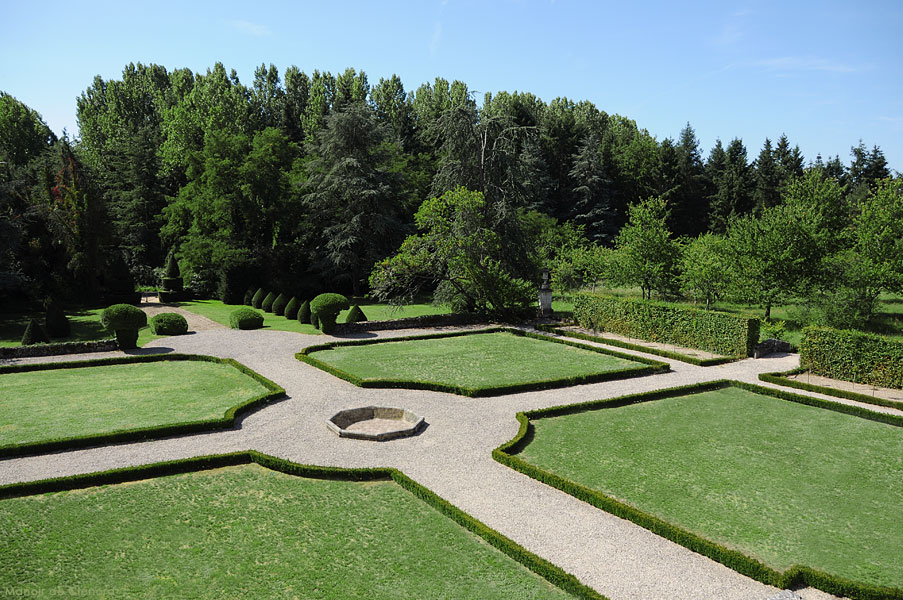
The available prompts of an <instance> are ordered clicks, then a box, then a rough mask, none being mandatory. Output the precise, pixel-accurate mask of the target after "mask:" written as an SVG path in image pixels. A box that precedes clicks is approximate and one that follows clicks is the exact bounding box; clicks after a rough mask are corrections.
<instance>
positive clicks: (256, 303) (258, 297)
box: [251, 288, 267, 308]
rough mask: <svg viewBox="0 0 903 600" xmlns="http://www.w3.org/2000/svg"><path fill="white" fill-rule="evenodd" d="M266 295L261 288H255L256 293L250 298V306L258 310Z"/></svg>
mask: <svg viewBox="0 0 903 600" xmlns="http://www.w3.org/2000/svg"><path fill="white" fill-rule="evenodd" d="M266 295H267V293H266V292H265V291H263V288H257V291H256V292H254V295H253V296H251V306H253V307H254V308H260V305H261V304H263V299H264V298H266Z"/></svg>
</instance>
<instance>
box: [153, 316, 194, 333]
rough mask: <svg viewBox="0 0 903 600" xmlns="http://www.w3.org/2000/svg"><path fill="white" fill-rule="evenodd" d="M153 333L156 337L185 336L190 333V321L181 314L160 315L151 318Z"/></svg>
mask: <svg viewBox="0 0 903 600" xmlns="http://www.w3.org/2000/svg"><path fill="white" fill-rule="evenodd" d="M150 326H151V331H153V332H154V333H155V334H156V335H183V334H186V333H188V321H186V320H185V317H183V316H182V315H180V314H179V313H160V314H158V315H155V316H153V317H151V320H150Z"/></svg>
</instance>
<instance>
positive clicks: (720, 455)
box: [520, 387, 903, 588]
mask: <svg viewBox="0 0 903 600" xmlns="http://www.w3.org/2000/svg"><path fill="white" fill-rule="evenodd" d="M532 423H533V426H534V428H535V429H534V437H533V439H532V441H530V442H529V444H528V445H527V446H526V448H525V449H524V450H523V452H522V453H521V454H520V458H522V459H523V460H525V461H527V462H529V463H531V464H534V465H536V466H538V467H540V468H541V469H543V470H546V471H551V472H553V473H556V474H557V475H560V476H563V477H566V478H568V479H570V480H572V481H574V482H576V483H579V484H581V485H583V486H586V487H589V488H591V489H594V490H597V491H599V492H602V493H603V494H605V495H607V496H610V497H612V498H615V499H617V500H619V501H621V502H624V503H626V504H629V505H631V506H634V507H636V508H638V509H640V510H642V511H644V512H646V513H649V514H652V515H654V516H657V517H659V518H661V519H663V520H665V521H667V522H669V523H672V524H674V525H677V526H679V527H682V528H684V529H687V530H689V531H692V532H694V533H697V534H699V535H701V536H703V537H705V538H707V539H709V540H712V541H714V542H717V543H719V544H722V545H724V546H727V547H730V548H734V549H736V550H739V551H740V552H742V553H744V554H746V555H748V556H751V557H754V558H756V559H758V560H760V561H762V562H764V563H765V564H767V565H769V566H771V567H773V568H775V569H777V570H779V571H784V570H786V569H787V568H789V567H790V566H791V565H794V564H800V565H804V566H808V567H811V568H814V569H816V570H820V571H824V572H827V573H829V574H832V575H835V576H840V577H843V578H847V579H851V580H854V581H857V582H860V583H866V584H873V585H881V586H890V587H897V588H903V569H900V565H901V564H903V542H901V540H903V429H901V428H900V427H894V426H891V425H885V424H880V423H876V422H873V421H868V420H865V419H861V418H857V417H853V416H849V415H844V414H840V413H837V412H833V411H830V410H826V409H820V408H814V407H809V406H804V405H801V404H797V403H794V402H789V401H785V400H780V399H777V398H774V397H771V396H766V395H762V394H756V393H754V392H750V391H746V390H742V389H738V388H734V387H728V388H724V389H720V390H715V391H709V392H704V393H698V394H692V395H686V396H682V397H676V398H668V399H664V400H655V401H649V402H644V403H640V404H633V405H629V406H624V407H619V408H605V409H600V410H596V411H590V412H584V413H579V414H573V415H568V416H561V417H554V418H543V419H537V420H535V421H532Z"/></svg>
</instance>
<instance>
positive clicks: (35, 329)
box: [22, 319, 50, 346]
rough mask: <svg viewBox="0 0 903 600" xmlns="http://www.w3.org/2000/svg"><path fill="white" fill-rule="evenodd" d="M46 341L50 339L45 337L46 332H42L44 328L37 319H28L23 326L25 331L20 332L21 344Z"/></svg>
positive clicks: (27, 344)
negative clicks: (25, 325)
mask: <svg viewBox="0 0 903 600" xmlns="http://www.w3.org/2000/svg"><path fill="white" fill-rule="evenodd" d="M48 342H50V340H49V339H47V334H46V333H44V329H43V328H42V327H41V324H40V323H38V320H37V319H32V320H30V321H29V322H28V326H27V327H26V328H25V333H24V334H22V345H23V346H31V345H32V344H46V343H48Z"/></svg>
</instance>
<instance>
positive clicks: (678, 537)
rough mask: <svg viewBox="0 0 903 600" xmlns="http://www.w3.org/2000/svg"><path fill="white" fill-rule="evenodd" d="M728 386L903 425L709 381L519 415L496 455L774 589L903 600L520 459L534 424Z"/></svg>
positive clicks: (899, 422) (860, 411)
mask: <svg viewBox="0 0 903 600" xmlns="http://www.w3.org/2000/svg"><path fill="white" fill-rule="evenodd" d="M725 387H737V388H741V389H745V390H748V391H751V392H755V393H759V394H763V395H766V396H772V397H775V398H779V399H781V400H788V401H791V402H797V403H800V404H805V405H808V406H814V407H817V408H825V409H828V410H833V411H836V412H840V413H844V414H848V415H851V416H856V417H861V418H865V419H869V420H873V421H878V422H881V423H886V424H889V425H894V426H897V427H903V417H899V416H895V415H886V414H883V413H876V412H873V411H869V410H867V409H864V408H861V407H855V406H849V405H846V404H839V403H837V402H829V401H826V400H820V399H818V398H811V397H807V396H801V395H798V394H791V393H789V392H785V391H783V390H775V389H771V388H766V387H762V386H758V385H753V384H749V383H743V382H740V381H729V380H723V379H722V380H716V381H711V382H706V383H699V384H694V385H687V386H681V387H674V388H668V389H664V390H656V391H654V392H646V393H642V394H631V395H627V396H619V397H617V398H610V399H607V400H595V401H591V402H584V403H581V404H572V405H566V406H553V407H549V408H544V409H538V410H532V411H526V412H519V413H517V420H518V423H519V425H520V427H519V429H518V432H517V434H516V435H515V437H514V438H512V439H511V440H509V441H508V442H506V443H504V444H502V445H501V446H499V447H498V448H496V449H494V450H493V451H492V457H493V459H495V460H496V461H497V462H499V463H501V464H503V465H505V466H507V467H509V468H511V469H514V470H515V471H518V472H520V473H523V474H524V475H527V476H528V477H532V478H533V479H536V480H537V481H540V482H542V483H545V484H546V485H550V486H552V487H554V488H557V489H559V490H561V491H563V492H565V493H566V494H570V495H571V496H574V497H575V498H577V499H579V500H582V501H583V502H586V503H588V504H591V505H593V506H595V507H597V508H600V509H602V510H604V511H606V512H608V513H611V514H613V515H615V516H617V517H620V518H622V519H627V520H628V521H631V522H633V523H635V524H637V525H639V526H640V527H643V528H644V529H648V530H649V531H651V532H652V533H654V534H656V535H659V536H661V537H664V538H666V539H668V540H671V541H672V542H675V543H677V544H680V545H681V546H684V547H685V548H687V549H689V550H692V551H693V552H696V553H698V554H702V555H703V556H706V557H708V558H711V559H712V560H714V561H716V562H719V563H721V564H723V565H725V566H727V567H729V568H731V569H733V570H734V571H737V572H738V573H740V574H742V575H746V576H747V577H751V578H753V579H755V580H757V581H761V582H762V583H765V584H767V585H773V586H775V587H778V588H781V589H787V588H791V587H794V588H795V587H805V586H812V587H817V588H819V589H820V590H822V591H825V592H828V593H830V594H834V595H836V596H842V597H847V598H850V599H851V600H900V599H903V588H888V587H881V586H872V585H867V584H861V583H857V582H854V581H851V580H848V579H844V578H841V577H836V576H833V575H830V574H828V573H824V572H822V571H817V570H815V569H812V568H810V567H805V566H801V565H794V566H792V567H790V568H789V569H788V570H786V571H784V572H783V573H782V572H780V571H777V570H776V569H773V568H771V567H769V566H768V565H766V564H764V563H762V562H760V561H758V560H756V559H754V558H752V557H750V556H747V555H745V554H743V553H741V552H739V551H737V550H733V549H730V548H727V547H726V546H722V545H720V544H718V543H716V542H713V541H711V540H709V539H707V538H704V537H702V536H700V535H698V534H695V533H693V532H691V531H689V530H687V529H683V528H681V527H678V526H676V525H672V524H671V523H668V522H667V521H665V520H663V519H660V518H658V517H655V516H653V515H651V514H648V513H646V512H643V511H642V510H640V509H638V508H635V507H633V506H631V505H629V504H626V503H623V502H620V501H618V500H616V499H614V498H612V497H610V496H606V495H605V494H603V493H602V492H599V491H597V490H594V489H591V488H588V487H586V486H583V485H581V484H579V483H576V482H574V481H571V480H570V479H567V478H565V477H562V476H560V475H556V474H555V473H552V472H550V471H546V470H544V469H541V468H539V467H537V466H535V465H533V464H531V463H528V462H527V461H525V460H523V459H522V458H520V457H518V456H516V454H518V453H519V452H520V451H521V450H523V449H524V447H525V446H526V445H527V444H529V443H530V440H532V439H533V427H532V425H531V423H530V421H531V420H537V419H542V418H550V417H557V416H562V415H568V414H577V413H581V412H587V411H591V410H599V409H603V408H615V407H619V406H627V405H630V404H638V403H641V402H648V401H652V400H660V399H663V398H672V397H676V396H684V395H688V394H695V393H701V392H706V391H711V390H715V389H722V388H725Z"/></svg>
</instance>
